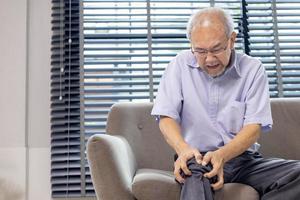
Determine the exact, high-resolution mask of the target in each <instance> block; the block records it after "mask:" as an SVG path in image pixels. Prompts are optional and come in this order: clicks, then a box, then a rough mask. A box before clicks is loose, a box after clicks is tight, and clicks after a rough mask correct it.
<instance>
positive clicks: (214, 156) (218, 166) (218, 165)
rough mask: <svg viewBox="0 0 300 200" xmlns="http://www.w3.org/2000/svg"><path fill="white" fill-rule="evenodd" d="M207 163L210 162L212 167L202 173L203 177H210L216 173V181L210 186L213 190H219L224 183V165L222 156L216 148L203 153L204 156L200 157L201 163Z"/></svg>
mask: <svg viewBox="0 0 300 200" xmlns="http://www.w3.org/2000/svg"><path fill="white" fill-rule="evenodd" d="M208 163H211V164H212V166H213V169H212V170H211V171H210V172H208V173H205V174H204V177H206V178H212V177H214V176H216V175H217V177H218V181H217V182H216V183H214V184H212V185H211V186H212V188H213V189H214V190H219V189H221V188H222V187H223V185H224V172H223V167H224V163H225V162H224V158H223V156H222V154H221V153H220V152H219V151H218V150H217V151H213V152H211V151H209V152H207V153H206V154H205V156H204V157H203V159H202V165H204V166H205V165H207V164H208Z"/></svg>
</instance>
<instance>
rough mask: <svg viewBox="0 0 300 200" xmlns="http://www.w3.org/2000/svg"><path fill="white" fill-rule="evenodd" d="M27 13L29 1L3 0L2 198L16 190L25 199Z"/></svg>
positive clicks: (0, 9)
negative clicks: (27, 2)
mask: <svg viewBox="0 0 300 200" xmlns="http://www.w3.org/2000/svg"><path fill="white" fill-rule="evenodd" d="M26 15H27V12H26V0H1V6H0V24H1V30H0V61H1V64H0V87H1V88H0V91H1V93H0V125H1V132H0V134H1V137H0V138H1V140H0V160H1V162H0V183H1V185H0V195H1V196H0V199H3V200H4V199H6V198H9V197H8V196H10V194H16V193H18V194H19V193H20V194H21V196H22V197H23V199H24V197H25V191H26V190H25V188H26V187H25V186H26V163H25V159H26V156H25V155H26V150H25V139H26V137H25V136H26V67H27V65H26V30H27V29H26ZM12 186H13V187H12ZM3 190H5V192H4V191H3ZM11 198H13V197H11Z"/></svg>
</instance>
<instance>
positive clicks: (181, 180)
mask: <svg viewBox="0 0 300 200" xmlns="http://www.w3.org/2000/svg"><path fill="white" fill-rule="evenodd" d="M174 175H175V179H176V180H177V181H178V182H179V183H184V178H183V177H182V176H181V175H180V167H179V164H176V163H175V165H174Z"/></svg>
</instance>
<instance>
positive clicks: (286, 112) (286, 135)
mask: <svg viewBox="0 0 300 200" xmlns="http://www.w3.org/2000/svg"><path fill="white" fill-rule="evenodd" d="M271 108H272V117H273V128H272V130H271V131H270V132H268V133H262V135H261V137H260V139H259V141H258V142H259V143H260V144H261V148H260V152H261V153H262V154H263V155H264V156H265V157H280V158H285V159H293V160H300V98H276V99H275V98H274V99H271Z"/></svg>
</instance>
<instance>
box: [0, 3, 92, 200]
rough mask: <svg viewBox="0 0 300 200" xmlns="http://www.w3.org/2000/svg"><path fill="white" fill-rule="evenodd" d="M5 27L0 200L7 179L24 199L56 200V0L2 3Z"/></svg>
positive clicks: (0, 73)
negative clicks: (52, 146) (53, 150)
mask: <svg viewBox="0 0 300 200" xmlns="http://www.w3.org/2000/svg"><path fill="white" fill-rule="evenodd" d="M0 24H1V31H0V60H1V65H0V91H1V93H0V94H1V95H0V123H1V132H0V138H1V140H0V160H1V162H0V200H2V199H1V186H2V185H1V181H2V179H4V178H7V179H10V180H11V182H12V183H13V187H10V188H12V189H14V191H11V192H15V193H17V192H19V193H18V194H21V195H22V196H23V197H22V198H21V199H22V200H51V190H50V188H51V184H50V75H51V74H50V68H51V66H50V56H51V51H50V48H51V1H49V0H1V6H0ZM10 186H11V185H10ZM17 189H18V190H17ZM20 192H21V193H20ZM26 197H27V198H26ZM88 199H94V198H85V200H88ZM5 200H8V199H5ZM14 200H15V199H14ZM77 200H79V199H77Z"/></svg>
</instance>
